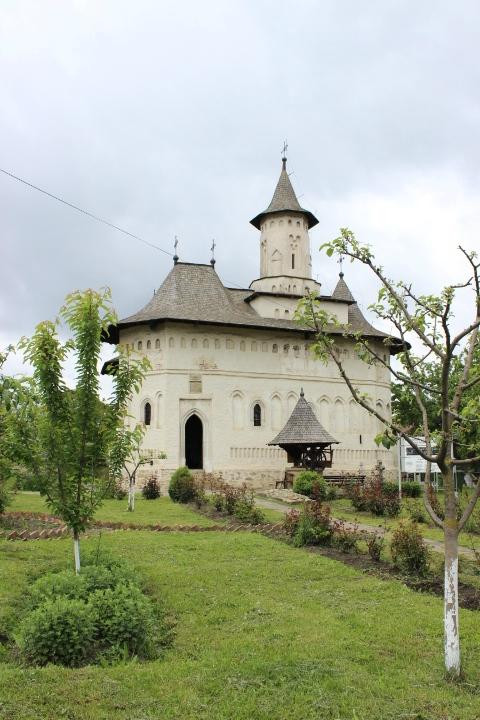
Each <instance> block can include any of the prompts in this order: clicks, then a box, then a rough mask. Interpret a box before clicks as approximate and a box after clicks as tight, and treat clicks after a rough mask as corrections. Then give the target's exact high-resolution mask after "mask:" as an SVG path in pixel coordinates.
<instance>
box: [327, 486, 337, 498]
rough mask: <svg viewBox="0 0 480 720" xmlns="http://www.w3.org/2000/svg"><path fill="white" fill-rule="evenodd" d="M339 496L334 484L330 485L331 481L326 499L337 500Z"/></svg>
mask: <svg viewBox="0 0 480 720" xmlns="http://www.w3.org/2000/svg"><path fill="white" fill-rule="evenodd" d="M336 497H337V491H336V489H335V488H334V486H333V485H330V483H327V496H326V498H325V500H335V498H336Z"/></svg>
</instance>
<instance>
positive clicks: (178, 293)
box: [104, 262, 386, 344]
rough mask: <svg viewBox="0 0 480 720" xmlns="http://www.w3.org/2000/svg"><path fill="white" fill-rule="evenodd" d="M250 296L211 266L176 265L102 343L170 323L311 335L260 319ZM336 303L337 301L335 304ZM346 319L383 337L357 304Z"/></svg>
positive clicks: (277, 321) (290, 323)
mask: <svg viewBox="0 0 480 720" xmlns="http://www.w3.org/2000/svg"><path fill="white" fill-rule="evenodd" d="M251 294H252V291H251V290H248V289H238V290H237V289H233V288H227V287H225V286H224V285H223V284H222V281H221V280H220V278H219V277H218V275H217V273H216V272H215V270H214V268H213V267H212V266H211V265H199V264H194V263H181V262H179V263H177V264H176V265H174V266H173V268H172V269H171V271H170V272H169V274H168V275H167V277H166V278H165V280H164V282H163V283H162V285H161V286H160V288H159V289H158V290H157V292H156V293H155V295H154V296H153V297H152V298H151V300H150V301H149V302H148V303H147V304H146V305H145V307H144V308H142V309H141V310H139V312H137V313H135V314H134V315H129V316H128V317H126V318H124V319H123V320H120V322H119V323H118V325H117V326H112V327H111V328H110V334H109V335H108V336H107V335H105V336H104V340H105V341H106V342H110V343H113V344H115V343H117V342H118V331H119V330H121V329H122V327H123V328H125V327H131V326H133V325H140V324H151V323H155V322H160V321H165V320H170V321H177V322H178V321H180V322H190V323H203V324H209V325H229V326H238V327H252V328H259V329H262V328H264V329H268V330H277V331H283V332H285V331H289V332H292V331H293V332H296V333H309V334H310V333H312V332H313V330H314V328H308V327H302V326H300V325H298V323H296V322H295V321H294V320H292V319H290V320H283V319H280V318H278V319H277V318H266V317H261V316H260V315H259V314H258V313H257V312H256V311H255V310H254V309H253V308H252V307H251V305H250V304H249V303H248V302H245V301H246V299H247V298H249V297H250V296H251ZM337 302H338V301H337ZM348 320H349V324H351V326H352V329H353V330H360V331H361V332H362V334H364V335H368V336H371V337H377V338H381V337H386V335H385V333H382V332H381V331H379V330H376V329H375V328H374V327H372V326H371V325H370V324H369V323H368V322H367V321H366V320H365V318H364V317H363V315H362V313H361V311H360V309H359V308H358V306H357V305H356V304H350V305H349V308H348ZM331 332H332V333H334V334H341V333H342V329H341V328H337V327H332V328H331Z"/></svg>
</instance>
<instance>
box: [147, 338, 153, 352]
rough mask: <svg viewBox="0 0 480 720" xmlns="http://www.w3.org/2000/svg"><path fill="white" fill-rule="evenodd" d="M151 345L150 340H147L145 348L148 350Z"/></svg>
mask: <svg viewBox="0 0 480 720" xmlns="http://www.w3.org/2000/svg"><path fill="white" fill-rule="evenodd" d="M151 347H152V343H151V342H150V340H147V350H150V348H151Z"/></svg>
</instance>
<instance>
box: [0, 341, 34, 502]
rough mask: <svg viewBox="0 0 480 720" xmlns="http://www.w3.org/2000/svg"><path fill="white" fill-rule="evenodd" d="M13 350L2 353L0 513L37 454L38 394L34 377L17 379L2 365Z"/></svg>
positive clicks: (0, 356) (0, 357)
mask: <svg viewBox="0 0 480 720" xmlns="http://www.w3.org/2000/svg"><path fill="white" fill-rule="evenodd" d="M12 350H13V348H12V347H9V348H8V349H7V351H6V352H1V353H0V513H1V512H3V511H4V509H5V507H6V506H7V504H8V503H9V501H10V498H11V493H12V491H13V490H14V488H15V486H16V485H17V484H18V477H19V475H21V474H24V472H25V468H26V467H27V464H28V465H34V464H35V462H36V457H37V451H38V448H37V444H36V437H35V430H34V428H35V418H36V413H37V410H38V404H37V402H38V397H37V395H36V393H35V388H34V383H33V382H32V380H31V379H30V378H20V379H19V378H14V377H11V376H9V375H6V374H5V373H3V371H2V368H3V367H4V365H5V362H6V360H7V358H8V355H9V353H10V352H11V351H12Z"/></svg>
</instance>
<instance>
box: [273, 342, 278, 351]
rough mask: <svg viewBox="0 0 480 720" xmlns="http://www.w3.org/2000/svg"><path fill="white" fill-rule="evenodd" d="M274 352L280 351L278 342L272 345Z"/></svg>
mask: <svg viewBox="0 0 480 720" xmlns="http://www.w3.org/2000/svg"><path fill="white" fill-rule="evenodd" d="M272 352H274V353H278V345H277V344H276V343H274V344H273V345H272Z"/></svg>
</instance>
